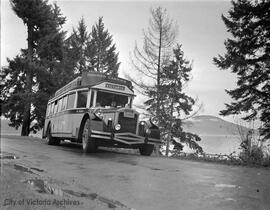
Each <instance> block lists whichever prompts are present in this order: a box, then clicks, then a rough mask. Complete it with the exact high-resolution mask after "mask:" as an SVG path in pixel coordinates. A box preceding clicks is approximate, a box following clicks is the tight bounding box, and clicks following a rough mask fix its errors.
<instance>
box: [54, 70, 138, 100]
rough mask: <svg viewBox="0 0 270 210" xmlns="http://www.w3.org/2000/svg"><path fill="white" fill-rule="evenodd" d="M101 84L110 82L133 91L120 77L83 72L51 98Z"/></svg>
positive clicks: (130, 84)
mask: <svg viewBox="0 0 270 210" xmlns="http://www.w3.org/2000/svg"><path fill="white" fill-rule="evenodd" d="M103 82H110V83H114V84H119V85H125V86H127V87H128V88H129V89H130V90H131V91H132V90H133V86H132V83H131V81H129V80H126V79H123V78H120V77H111V76H108V75H106V74H103V73H100V72H93V71H92V72H83V73H82V76H79V77H77V78H76V79H74V80H72V81H71V82H69V83H68V84H66V85H65V86H63V87H62V88H60V89H59V90H57V91H56V92H55V95H54V96H53V97H56V96H59V95H61V94H63V93H65V92H68V91H70V90H73V89H78V88H82V87H89V86H90V87H91V86H95V85H98V84H100V83H103Z"/></svg>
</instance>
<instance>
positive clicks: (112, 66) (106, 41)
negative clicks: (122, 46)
mask: <svg viewBox="0 0 270 210" xmlns="http://www.w3.org/2000/svg"><path fill="white" fill-rule="evenodd" d="M115 51H116V47H115V44H113V39H112V35H110V33H109V31H108V30H105V28H104V23H103V19H102V17H100V18H99V19H98V23H97V24H96V25H95V26H93V27H92V32H91V38H90V41H89V43H88V45H87V59H88V61H89V66H88V70H90V71H98V72H102V73H105V74H107V75H111V76H117V75H118V69H119V66H120V63H119V62H118V53H116V52H115Z"/></svg>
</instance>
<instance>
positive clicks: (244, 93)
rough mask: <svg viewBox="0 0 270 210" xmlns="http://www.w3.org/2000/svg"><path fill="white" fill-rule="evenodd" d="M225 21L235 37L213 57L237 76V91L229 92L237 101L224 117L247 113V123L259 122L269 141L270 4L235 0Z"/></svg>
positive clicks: (216, 62)
mask: <svg viewBox="0 0 270 210" xmlns="http://www.w3.org/2000/svg"><path fill="white" fill-rule="evenodd" d="M222 19H223V21H224V23H225V25H226V27H227V29H228V31H229V32H230V33H231V35H232V38H228V39H227V40H226V41H225V47H226V50H227V52H226V53H225V55H223V56H221V55H219V56H218V57H215V58H214V63H215V64H216V65H217V66H218V67H219V68H220V69H230V70H231V71H232V72H233V73H235V74H237V78H238V81H237V86H238V87H237V88H236V89H234V90H226V92H227V93H228V94H229V95H230V96H231V97H232V99H233V100H234V101H233V102H232V103H230V104H226V109H225V110H222V111H221V112H220V113H221V115H232V114H245V116H244V117H243V119H244V120H247V121H250V120H254V119H260V120H261V122H262V128H261V130H260V133H261V135H262V136H263V137H264V139H269V138H270V62H269V61H270V1H268V0H258V1H250V0H238V1H232V8H231V9H230V11H229V15H228V17H225V16H224V15H222Z"/></svg>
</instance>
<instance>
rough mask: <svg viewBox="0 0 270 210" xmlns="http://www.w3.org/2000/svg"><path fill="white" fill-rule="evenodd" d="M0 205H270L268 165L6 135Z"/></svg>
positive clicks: (190, 207)
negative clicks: (85, 147)
mask: <svg viewBox="0 0 270 210" xmlns="http://www.w3.org/2000/svg"><path fill="white" fill-rule="evenodd" d="M1 209H137V210H144V209H145V210H150V209H155V210H157V209H162V210H163V209H170V210H173V209H207V210H208V209H215V210H216V209H257V210H258V209H270V170H269V169H265V168H249V167H237V166H227V165H221V164H210V163H203V162H193V161H182V160H177V159H170V158H162V157H153V156H152V157H142V156H139V155H137V154H128V153H119V152H114V151H110V150H99V152H98V153H96V154H89V155H85V154H83V153H82V150H81V147H80V146H79V145H74V144H71V143H66V142H64V143H62V144H61V146H49V145H47V144H46V143H45V141H43V140H41V139H37V138H31V137H30V138H28V137H27V138H22V137H8V138H6V137H2V138H1Z"/></svg>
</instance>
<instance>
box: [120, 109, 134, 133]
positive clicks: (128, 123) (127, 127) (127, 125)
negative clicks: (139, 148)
mask: <svg viewBox="0 0 270 210" xmlns="http://www.w3.org/2000/svg"><path fill="white" fill-rule="evenodd" d="M137 120H138V115H136V114H135V115H134V118H129V117H124V112H121V113H119V118H118V123H119V124H120V125H121V129H120V130H119V131H118V132H119V133H120V132H121V133H123V132H131V133H136V127H137Z"/></svg>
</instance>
